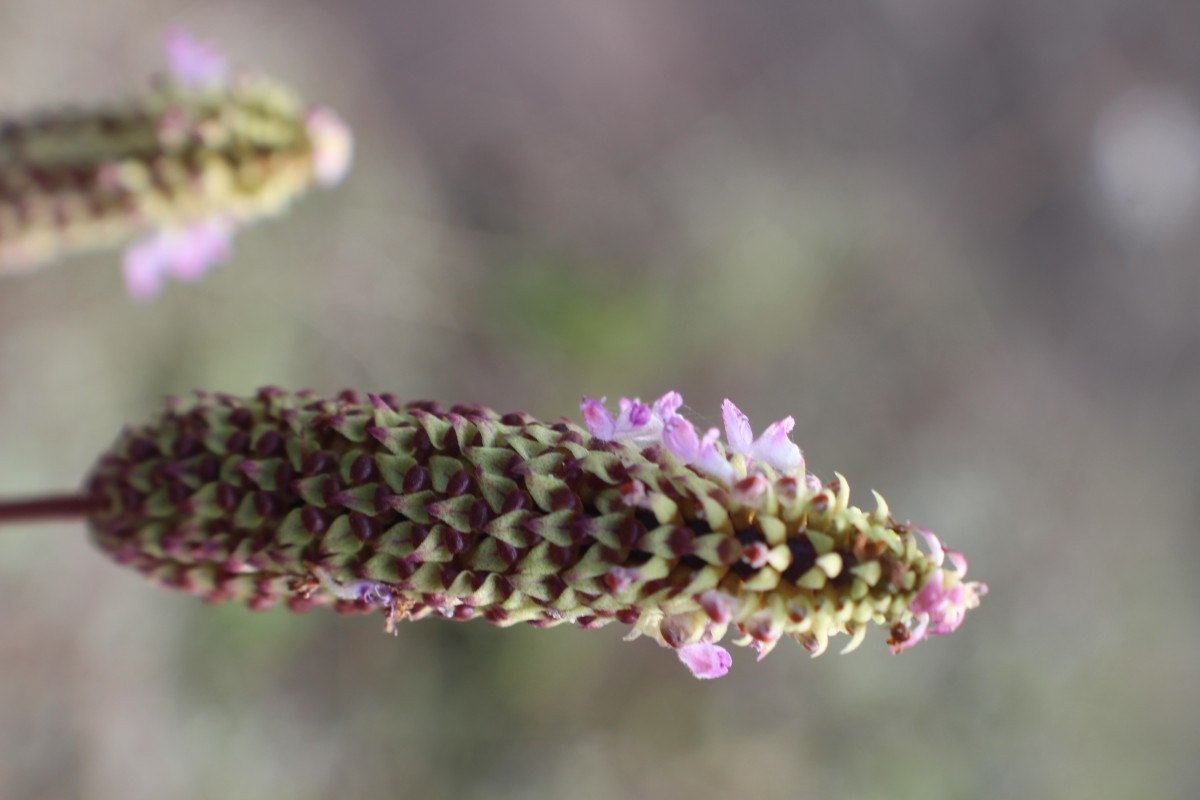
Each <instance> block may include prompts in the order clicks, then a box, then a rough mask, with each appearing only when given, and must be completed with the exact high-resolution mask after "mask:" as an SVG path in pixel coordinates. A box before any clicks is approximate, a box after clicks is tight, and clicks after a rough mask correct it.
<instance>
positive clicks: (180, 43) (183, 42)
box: [163, 28, 229, 88]
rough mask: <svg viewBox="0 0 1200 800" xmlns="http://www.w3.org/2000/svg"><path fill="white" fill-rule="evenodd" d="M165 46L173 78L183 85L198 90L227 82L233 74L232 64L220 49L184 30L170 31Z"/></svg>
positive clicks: (175, 29)
mask: <svg viewBox="0 0 1200 800" xmlns="http://www.w3.org/2000/svg"><path fill="white" fill-rule="evenodd" d="M163 45H164V47H165V49H166V52H167V64H168V65H169V67H170V71H171V75H172V76H173V77H174V78H175V79H176V80H177V81H179V82H180V83H182V84H185V85H187V86H192V87H196V88H203V87H206V86H214V85H216V84H219V83H221V82H222V81H224V80H225V76H226V75H227V74H228V72H229V64H228V62H226V60H225V56H224V55H223V54H222V53H221V51H220V50H218V49H217V48H216V47H215V46H214V45H213V44H211V43H209V42H204V41H201V40H199V39H196V38H195V37H193V36H192V35H191V34H190V33H188V32H187V31H185V30H183V29H182V28H174V29H172V30H170V31H168V32H167V34H166V36H165V37H163Z"/></svg>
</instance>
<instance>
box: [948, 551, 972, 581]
mask: <svg viewBox="0 0 1200 800" xmlns="http://www.w3.org/2000/svg"><path fill="white" fill-rule="evenodd" d="M945 553H946V558H948V559H950V563H951V564H953V565H954V568H955V569H956V570H958V577H960V578H961V577H963V576H964V575H966V574H967V557H966V556H964V555H963V554H962V553H960V552H959V551H957V550H951V549H949V548H946V550H945Z"/></svg>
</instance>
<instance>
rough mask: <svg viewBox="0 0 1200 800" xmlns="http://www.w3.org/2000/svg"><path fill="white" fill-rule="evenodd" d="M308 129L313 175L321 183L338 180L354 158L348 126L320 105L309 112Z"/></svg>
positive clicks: (352, 138) (334, 182)
mask: <svg viewBox="0 0 1200 800" xmlns="http://www.w3.org/2000/svg"><path fill="white" fill-rule="evenodd" d="M307 129H308V136H309V138H310V139H311V140H312V146H313V177H314V178H316V181H317V183H319V184H321V185H322V186H334V185H336V184H338V183H341V181H342V179H343V178H344V177H346V173H347V172H349V170H350V162H351V161H353V160H354V135H353V134H352V133H351V132H350V128H349V126H347V125H346V123H345V122H343V121H342V118H341V117H339V116H338V115H337V114H335V113H334V112H333V111H331V110H330V109H328V108H323V107H322V108H314V109H313V110H312V111H310V112H309V113H308V120H307Z"/></svg>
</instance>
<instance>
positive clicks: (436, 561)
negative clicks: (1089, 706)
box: [88, 389, 983, 678]
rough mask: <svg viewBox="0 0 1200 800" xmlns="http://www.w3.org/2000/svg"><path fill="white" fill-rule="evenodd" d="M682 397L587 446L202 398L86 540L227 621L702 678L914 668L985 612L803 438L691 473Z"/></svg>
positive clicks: (582, 440)
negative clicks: (234, 616) (514, 631)
mask: <svg viewBox="0 0 1200 800" xmlns="http://www.w3.org/2000/svg"><path fill="white" fill-rule="evenodd" d="M665 400H667V402H664V401H660V402H659V403H658V404H655V406H654V407H653V408H651V407H648V406H644V407H640V408H639V405H640V404H636V402H635V401H625V402H624V403H623V404H622V413H621V416H620V417H619V418H618V419H612V418H611V417H610V418H607V419H606V418H605V414H606V413H607V412H604V413H601V411H602V406H600V407H599V408H597V404H592V405H588V404H589V403H591V401H585V412H586V413H585V417H586V418H587V420H588V426H589V427H588V428H583V427H579V426H576V425H574V424H571V423H567V422H560V423H556V424H549V425H548V424H544V423H541V422H538V421H536V420H534V419H532V418H530V417H529V416H528V415H525V414H498V413H496V412H493V411H490V410H487V409H484V408H481V407H478V406H454V407H452V408H448V409H447V408H443V407H442V406H440V405H437V404H434V403H424V402H423V403H409V404H401V403H399V402H398V401H397V400H396V399H395V398H393V397H391V396H389V395H379V396H376V395H367V396H365V397H364V396H361V395H358V394H356V393H354V392H344V393H342V394H341V395H339V396H337V397H336V398H321V397H319V396H317V395H314V394H312V393H308V392H299V393H290V392H284V391H282V390H278V389H264V390H262V391H260V392H259V393H258V394H257V395H256V396H254V397H248V398H240V397H231V396H226V395H209V394H200V395H198V396H197V397H196V398H195V399H194V400H193V401H191V402H172V403H171V404H169V406H168V408H167V409H166V410H165V411H164V412H163V413H162V414H160V415H159V416H158V417H157V418H155V419H154V420H151V421H150V422H149V423H147V424H145V425H141V426H136V427H132V428H129V429H127V430H126V431H125V432H124V433H123V434H122V436H121V437H120V438H119V439H118V441H117V442H116V444H115V445H114V446H113V447H112V448H111V450H110V451H109V452H108V453H107V454H106V455H105V456H104V457H103V458H102V459H101V460H100V462H99V464H98V465H97V467H96V469H95V471H94V473H93V475H92V477H91V478H90V480H89V482H88V491H89V493H90V495H91V496H92V497H94V498H96V499H97V501H99V502H102V503H103V506H104V507H103V509H102V510H100V511H98V512H96V513H94V514H93V515H92V517H91V524H92V528H93V531H94V537H95V540H96V542H97V544H98V545H99V546H100V547H101V548H102V549H103V550H105V551H106V552H107V553H109V554H110V555H111V556H112V557H113V558H114V559H115V560H117V561H118V562H119V563H122V564H126V565H129V566H132V567H134V568H136V569H139V570H141V571H142V572H144V573H146V574H148V575H150V576H151V577H152V578H154V579H155V580H157V581H158V582H160V583H162V584H164V585H167V586H171V587H174V588H178V589H182V590H184V591H188V592H190V593H193V594H196V595H199V596H201V597H204V598H206V599H208V600H211V601H221V600H235V601H241V602H244V603H247V604H248V605H250V606H251V607H253V608H267V607H270V606H272V605H275V604H277V603H285V604H286V605H287V606H288V607H289V608H291V609H293V610H296V611H304V610H307V609H309V608H312V607H314V606H317V605H329V606H332V607H334V608H335V609H336V610H338V611H340V612H343V613H366V612H379V613H382V614H383V615H384V616H385V618H386V625H387V628H388V629H389V630H395V627H396V625H397V624H398V623H399V622H400V621H404V620H419V619H424V618H427V617H436V618H441V619H449V620H459V621H461V620H471V619H483V620H486V621H488V622H491V623H493V624H495V625H501V626H507V625H513V624H517V623H526V624H530V625H535V626H539V627H551V626H555V625H560V624H576V625H579V626H581V627H584V628H596V627H600V626H603V625H607V624H610V623H612V622H619V623H622V624H626V625H629V626H631V628H632V630H631V636H632V637H637V636H641V635H646V636H649V637H651V638H653V639H655V640H656V641H658V642H659V643H660V644H662V645H664V646H667V647H670V648H672V649H674V650H675V651H676V652H677V653H679V655H680V658H681V660H683V661H684V663H685V664H686V665H687V666H688V667H689V669H691V670H692V671H693V673H694V674H695V675H696V676H697V677H701V678H710V677H716V676H717V675H718V674H724V671H725V670H727V669H728V666H729V660H728V653H726V652H725V651H724V650H723V649H722V648H719V647H717V646H716V643H717V642H719V641H720V640H721V639H722V638H723V637H724V635H725V634H726V633H727V632H733V633H734V634H735V636H736V638H735V642H734V643H735V644H739V645H742V646H750V647H752V648H753V649H755V650H756V651H757V652H758V654H759V657H760V658H761V657H763V656H765V655H766V654H768V653H769V652H771V650H772V649H773V648H774V647H775V646H776V645H777V643H778V642H779V641H780V640H781V639H783V638H784V637H790V638H792V639H795V640H796V641H798V642H799V643H800V644H801V645H803V646H804V647H805V648H806V649H808V650H809V651H810V652H812V653H813V654H814V655H819V654H820V653H822V652H824V650H825V649H826V647H827V646H828V643H829V640H830V639H831V638H832V637H835V636H837V635H839V634H846V635H848V636H849V637H850V639H849V645H848V646H847V648H846V649H847V650H849V649H853V648H854V647H857V646H858V645H859V644H860V643H861V642H862V641H863V638H864V636H865V632H866V628H867V626H869V625H870V624H872V623H874V624H877V625H880V626H881V627H883V628H884V629H890V630H891V632H892V644H893V648H894V649H896V650H897V651H899V650H902V649H904V647H906V646H908V643H909V642H911V641H914V640H919V639H920V638H923V637H924V636H926V635H929V634H934V633H946V632H949V630H951V629H953V628H954V627H957V625H958V624H959V623H960V622H961V621H962V616H963V614H964V613H965V611H966V609H968V608H971V607H974V605H975V604H977V602H978V597H979V596H980V595H982V593H983V587H982V586H981V585H980V584H974V583H966V582H964V581H963V580H962V577H963V574H964V573H965V566H966V564H965V560H961V556H958V554H957V553H954V551H943V550H942V549H941V546H940V542H936V544H935V543H934V541H933V540H929V536H931V534H929V533H928V532H927V531H924V530H923V529H917V528H914V527H912V526H909V525H907V524H899V523H897V522H896V521H895V519H894V518H893V517H892V516H891V514H890V512H889V511H888V509H887V506H886V504H884V503H883V502H882V498H878V496H877V500H878V505H877V508H876V509H875V510H874V511H871V512H867V511H863V510H860V509H858V508H855V507H853V506H851V505H850V504H849V484H848V483H847V482H846V480H845V479H844V478H842V477H841V476H838V477H837V478H836V479H835V480H833V481H831V482H829V483H826V484H823V483H821V482H820V481H818V480H817V479H815V478H814V477H813V476H812V475H809V474H808V473H807V472H805V471H804V469H803V466H802V464H803V462H802V461H798V460H797V457H798V455H799V451H798V450H795V451H794V453H793V452H792V449H793V448H795V446H794V445H791V443H790V442H788V441H787V430H790V425H783V424H779V425H776V426H771V427H769V428H768V430H767V433H765V434H764V435H763V437H760V439H759V440H757V441H754V440H752V439H751V437H750V434H749V431H748V423H747V428H746V429H743V428H742V427H741V425H742V420H741V418H739V417H738V416H737V415H735V414H732V413H728V414H727V420H733V422H732V424H734V425H737V426H739V428H738V433H737V434H736V436H737V437H738V445H737V450H740V451H745V452H734V451H733V449H732V448H731V449H728V450H727V449H726V447H725V446H724V445H722V444H721V442H720V441H719V439H718V437H717V436H713V435H711V433H710V434H706V435H705V436H704V438H703V442H701V441H700V440H699V439H697V442H696V445H697V446H696V448H692V449H691V450H689V449H688V447H690V445H688V443H689V442H690V439H687V437H686V436H685V437H684V440H680V441H683V445H684V447H683V450H682V452H681V453H680V454H679V455H676V453H675V450H676V449H679V442H674V443H672V442H669V441H666V440H667V439H670V438H671V436H672V434H671V431H672V430H673V429H674V430H675V431H676V432H678V430H679V426H680V425H681V424H682V423H681V422H679V421H678V420H681V419H682V418H681V417H679V416H678V415H677V413H676V412H677V410H678V408H679V404H678V403H675V402H674V398H673V397H668V398H665ZM730 405H732V404H730ZM642 408H644V409H646V410H645V411H644V412H643V411H642V410H641V409H642ZM735 410H736V409H735ZM739 413H740V412H739ZM688 425H690V423H688ZM597 427H598V428H599V431H598V432H597ZM589 428H590V430H589ZM598 434H599V435H598ZM700 448H704V452H703V453H701V452H700ZM692 450H695V452H692ZM689 455H692V456H695V458H689V457H688V456H689ZM718 459H720V460H721V462H722V464H723V465H717V460H718ZM921 538H925V539H926V541H928V542H929V550H930V552H929V553H928V554H927V553H926V552H924V551H923V550H922V548H921V547H919V546H918V540H919V539H921ZM949 553H953V555H950V556H948V555H947V554H949ZM946 557H949V558H950V560H951V561H952V563H953V565H954V566H955V567H956V569H953V570H951V569H947V568H945V566H944V564H943V560H944V559H945V558H946ZM960 562H961V563H960ZM914 625H915V626H918V627H917V628H915V629H914V627H913V626H914ZM722 654H723V655H722Z"/></svg>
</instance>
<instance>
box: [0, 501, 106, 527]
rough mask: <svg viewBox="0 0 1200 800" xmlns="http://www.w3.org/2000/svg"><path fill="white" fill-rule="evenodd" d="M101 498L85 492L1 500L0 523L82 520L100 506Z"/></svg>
mask: <svg viewBox="0 0 1200 800" xmlns="http://www.w3.org/2000/svg"><path fill="white" fill-rule="evenodd" d="M100 506H101V501H100V499H99V498H96V497H90V496H88V495H85V494H58V495H44V496H42V497H32V498H29V499H27V500H7V501H5V500H0V525H7V524H12V523H21V522H64V521H70V520H82V519H84V518H85V517H87V515H88V514H91V513H92V512H93V511H96V510H98V509H99V508H100Z"/></svg>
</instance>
